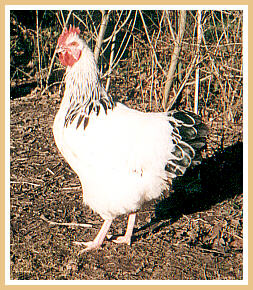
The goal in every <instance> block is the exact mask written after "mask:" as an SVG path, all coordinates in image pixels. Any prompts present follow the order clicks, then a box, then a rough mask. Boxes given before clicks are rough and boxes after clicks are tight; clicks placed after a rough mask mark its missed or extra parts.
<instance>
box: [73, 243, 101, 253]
mask: <svg viewBox="0 0 253 290" xmlns="http://www.w3.org/2000/svg"><path fill="white" fill-rule="evenodd" d="M73 243H74V244H75V245H77V246H85V248H84V249H83V250H81V251H80V252H79V254H82V253H84V252H88V251H91V250H96V249H99V248H100V247H101V245H100V244H99V243H97V242H95V241H90V242H73Z"/></svg>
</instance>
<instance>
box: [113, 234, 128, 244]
mask: <svg viewBox="0 0 253 290" xmlns="http://www.w3.org/2000/svg"><path fill="white" fill-rule="evenodd" d="M112 241H113V242H114V243H116V244H127V245H128V246H130V245H131V237H128V236H121V237H118V238H117V239H115V240H112Z"/></svg>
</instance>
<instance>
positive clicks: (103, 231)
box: [74, 220, 112, 253]
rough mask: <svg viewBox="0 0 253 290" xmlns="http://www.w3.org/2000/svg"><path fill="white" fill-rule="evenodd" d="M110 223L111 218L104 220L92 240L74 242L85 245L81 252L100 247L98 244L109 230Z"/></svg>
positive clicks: (100, 243)
mask: <svg viewBox="0 0 253 290" xmlns="http://www.w3.org/2000/svg"><path fill="white" fill-rule="evenodd" d="M111 224H112V220H105V221H104V223H103V225H102V227H101V229H100V231H99V232H98V234H97V236H96V237H95V239H94V240H93V241H90V242H74V244H75V245H80V246H85V247H86V248H85V249H84V250H82V251H81V253H82V252H87V251H90V250H94V249H98V248H100V246H101V245H102V243H103V241H104V239H105V236H106V234H107V232H108V231H109V228H110V226H111Z"/></svg>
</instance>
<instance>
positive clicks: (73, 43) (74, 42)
mask: <svg viewBox="0 0 253 290" xmlns="http://www.w3.org/2000/svg"><path fill="white" fill-rule="evenodd" d="M70 45H71V46H78V43H77V42H76V41H73V42H71V43H70Z"/></svg>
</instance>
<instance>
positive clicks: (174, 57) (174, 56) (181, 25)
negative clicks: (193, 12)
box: [162, 10, 186, 109]
mask: <svg viewBox="0 0 253 290" xmlns="http://www.w3.org/2000/svg"><path fill="white" fill-rule="evenodd" d="M185 22H186V11H185V10H181V11H180V17H179V31H178V34H177V37H176V41H175V42H174V50H173V53H172V56H171V62H170V67H169V71H168V73H167V78H166V83H165V89H164V95H163V101H162V105H163V108H164V109H166V106H167V101H168V97H169V91H170V88H171V85H172V81H173V78H174V73H175V70H176V66H177V62H178V58H179V53H180V50H181V45H182V40H183V36H184V31H185Z"/></svg>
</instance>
